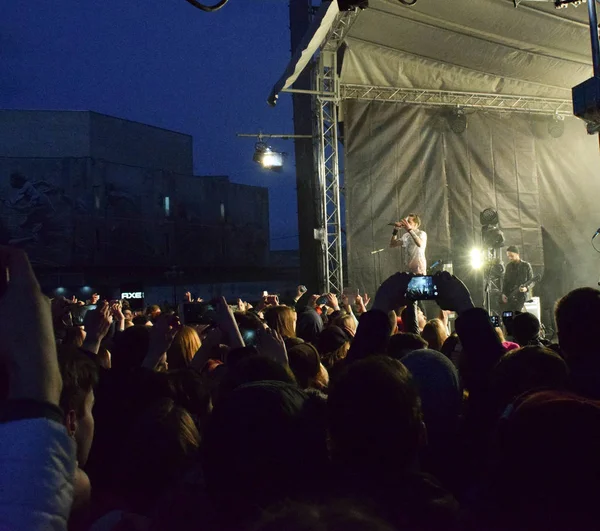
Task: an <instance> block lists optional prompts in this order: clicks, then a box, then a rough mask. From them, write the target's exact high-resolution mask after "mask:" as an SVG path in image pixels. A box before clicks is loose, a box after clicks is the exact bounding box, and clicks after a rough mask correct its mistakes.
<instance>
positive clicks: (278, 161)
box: [260, 149, 283, 170]
mask: <svg viewBox="0 0 600 531" xmlns="http://www.w3.org/2000/svg"><path fill="white" fill-rule="evenodd" d="M260 163H261V165H262V167H263V168H267V169H268V170H270V169H272V168H281V167H282V166H283V154H282V153H277V152H276V151H271V150H270V149H268V150H267V151H265V152H264V153H263V154H262V156H261V159H260Z"/></svg>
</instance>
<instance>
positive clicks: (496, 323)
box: [490, 315, 500, 328]
mask: <svg viewBox="0 0 600 531" xmlns="http://www.w3.org/2000/svg"><path fill="white" fill-rule="evenodd" d="M490 321H491V323H492V326H493V327H494V328H499V327H500V317H498V316H497V315H490Z"/></svg>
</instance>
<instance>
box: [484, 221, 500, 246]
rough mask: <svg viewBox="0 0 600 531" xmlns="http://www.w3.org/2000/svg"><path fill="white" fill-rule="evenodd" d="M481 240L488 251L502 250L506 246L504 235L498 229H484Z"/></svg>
mask: <svg viewBox="0 0 600 531" xmlns="http://www.w3.org/2000/svg"><path fill="white" fill-rule="evenodd" d="M481 240H482V241H483V244H484V245H485V246H486V247H487V248H488V249H500V247H502V246H503V245H504V233H503V232H502V231H501V230H500V229H499V228H498V227H494V226H492V227H483V228H482V229H481Z"/></svg>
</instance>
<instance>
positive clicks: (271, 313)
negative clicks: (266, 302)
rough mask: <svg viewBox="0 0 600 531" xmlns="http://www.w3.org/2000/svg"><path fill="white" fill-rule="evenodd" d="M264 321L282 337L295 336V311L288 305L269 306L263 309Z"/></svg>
mask: <svg viewBox="0 0 600 531" xmlns="http://www.w3.org/2000/svg"><path fill="white" fill-rule="evenodd" d="M265 321H266V322H267V325H268V326H269V328H272V329H273V330H276V331H277V332H279V333H280V334H281V336H282V337H287V338H292V337H296V312H295V311H294V310H293V309H292V308H290V307H289V306H270V307H269V308H267V309H266V310H265Z"/></svg>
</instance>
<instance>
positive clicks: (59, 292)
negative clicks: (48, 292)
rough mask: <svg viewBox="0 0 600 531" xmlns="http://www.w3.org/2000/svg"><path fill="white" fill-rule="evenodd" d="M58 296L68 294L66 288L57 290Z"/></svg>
mask: <svg viewBox="0 0 600 531" xmlns="http://www.w3.org/2000/svg"><path fill="white" fill-rule="evenodd" d="M55 292H56V294H57V295H64V294H65V293H66V292H67V289H66V288H56V290H55Z"/></svg>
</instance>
